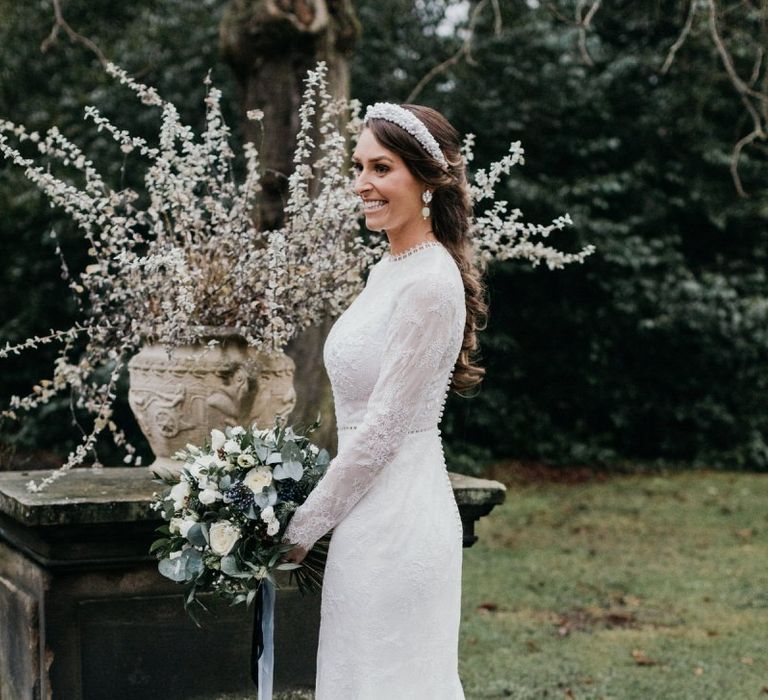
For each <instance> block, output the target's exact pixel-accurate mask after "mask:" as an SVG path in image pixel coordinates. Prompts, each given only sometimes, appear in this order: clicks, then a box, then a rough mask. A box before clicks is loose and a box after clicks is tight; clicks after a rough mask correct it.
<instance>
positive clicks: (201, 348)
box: [128, 335, 296, 472]
mask: <svg viewBox="0 0 768 700" xmlns="http://www.w3.org/2000/svg"><path fill="white" fill-rule="evenodd" d="M217 339H218V338H217ZM294 369H295V366H294V363H293V360H292V359H291V358H290V357H288V356H287V355H285V354H283V353H279V354H275V355H268V354H265V353H260V352H258V351H256V350H255V349H254V348H251V347H249V346H248V345H247V344H246V342H245V340H244V339H243V338H241V337H239V336H231V335H230V336H225V337H224V338H222V339H220V344H218V345H215V346H212V347H208V346H205V345H185V346H182V347H179V348H174V349H173V350H170V351H168V350H166V349H165V348H164V347H163V346H162V345H147V346H145V347H144V348H143V349H142V350H141V351H140V352H139V353H138V354H137V355H135V356H134V357H133V358H132V359H131V360H130V362H129V363H128V370H129V373H130V389H129V392H128V402H129V404H130V406H131V409H132V410H133V413H134V415H135V416H136V419H137V420H138V422H139V426H140V427H141V430H142V432H143V433H144V435H145V436H146V438H147V440H148V441H149V444H150V446H151V447H152V451H153V452H154V453H155V456H156V460H155V462H154V463H153V464H152V465H151V466H152V467H153V468H157V467H162V468H167V469H171V470H173V471H175V472H178V471H179V469H180V468H181V463H180V462H177V461H174V460H172V459H171V455H173V454H174V453H175V452H176V451H177V450H180V449H182V448H183V447H184V446H185V445H186V444H187V443H193V444H196V445H202V444H203V443H204V442H205V440H206V439H208V438H209V436H210V432H211V430H212V429H213V428H219V429H223V428H224V427H225V426H233V425H243V426H249V425H251V424H252V423H254V422H255V423H257V424H258V425H260V426H264V427H271V426H272V425H274V421H275V416H280V417H282V418H287V417H288V414H289V413H290V412H291V411H292V410H293V408H294V405H295V403H296V393H295V391H294V387H293V375H294Z"/></svg>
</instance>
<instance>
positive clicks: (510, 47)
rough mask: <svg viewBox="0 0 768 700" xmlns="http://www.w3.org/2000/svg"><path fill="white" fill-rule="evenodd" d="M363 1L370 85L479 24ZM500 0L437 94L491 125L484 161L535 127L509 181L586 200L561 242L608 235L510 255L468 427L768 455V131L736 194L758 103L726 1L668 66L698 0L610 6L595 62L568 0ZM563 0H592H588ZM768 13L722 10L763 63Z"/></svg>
mask: <svg viewBox="0 0 768 700" xmlns="http://www.w3.org/2000/svg"><path fill="white" fill-rule="evenodd" d="M360 5H361V9H360V13H361V16H362V20H363V26H364V28H365V31H366V34H365V36H364V39H363V45H362V49H361V51H360V53H359V54H358V59H357V60H356V62H355V64H354V68H355V71H354V72H353V93H354V94H355V96H357V97H360V98H361V99H362V100H363V102H371V101H374V100H384V99H390V100H396V101H397V100H405V99H406V97H407V95H408V93H409V91H410V89H411V88H412V87H413V86H414V85H415V84H416V82H417V80H418V78H419V77H421V76H422V75H424V74H425V73H426V72H427V71H428V70H429V69H431V68H432V67H433V66H434V65H437V64H438V63H439V62H441V61H442V60H444V59H445V58H446V57H447V56H448V55H450V54H451V52H452V51H453V50H455V49H456V47H457V46H458V40H457V39H456V38H454V37H447V38H444V37H440V36H438V35H435V34H431V35H430V34H427V33H426V32H425V31H424V25H425V24H426V23H433V24H434V22H435V17H436V16H437V15H439V14H440V12H441V8H442V11H443V12H444V11H445V9H446V7H447V5H448V3H445V2H438V1H434V2H431V3H425V5H426V6H427V7H429V8H431V12H432V13H433V15H432V16H430V17H425V16H424V14H423V13H422V12H419V11H418V9H417V8H418V6H413V5H411V4H410V3H405V2H395V3H391V4H388V10H387V12H389V13H391V16H390V17H389V18H387V19H388V21H384V20H385V17H384V16H383V15H382V16H380V15H379V14H378V12H379V10H378V9H377V3H374V2H372V1H370V2H369V1H368V0H365V1H363V2H360ZM500 5H501V7H502V12H503V18H502V19H503V29H502V32H501V33H500V35H498V36H496V35H495V33H494V31H493V24H492V15H491V13H490V11H489V10H488V11H486V12H485V13H484V14H483V15H481V19H480V22H479V25H478V29H477V34H476V37H475V41H474V48H473V51H472V55H473V57H474V60H475V62H476V63H475V65H470V64H469V63H467V62H466V61H462V62H460V63H459V64H458V65H457V66H456V67H454V68H451V69H450V70H449V71H447V72H445V73H442V74H440V75H439V76H438V77H437V78H436V79H435V80H434V81H433V82H432V83H430V85H429V86H428V87H427V89H426V90H425V91H424V92H423V93H422V94H421V95H420V96H419V97H418V98H417V100H416V101H418V102H423V103H426V104H430V105H432V106H434V107H436V108H437V109H439V110H441V111H443V112H444V113H445V114H446V115H447V116H448V117H449V119H450V120H451V121H452V122H453V123H454V124H455V126H456V127H457V128H458V129H459V130H460V131H461V132H463V133H466V132H473V133H475V134H477V147H476V151H475V152H476V161H475V165H477V166H479V167H482V166H483V165H485V164H487V163H488V162H489V161H491V160H492V159H494V158H496V157H498V156H499V155H500V154H501V153H502V152H503V150H504V149H505V148H506V145H507V144H508V143H509V142H510V141H513V140H517V139H520V140H521V141H522V143H523V146H524V147H525V149H526V165H525V166H523V167H522V168H520V169H519V170H518V171H517V173H516V176H515V177H514V178H512V180H511V181H510V183H509V187H508V190H509V192H508V197H509V199H510V201H511V202H513V203H514V204H515V205H519V206H520V208H521V209H522V210H523V211H524V212H525V213H526V215H527V216H528V217H529V218H530V219H533V220H540V221H545V222H546V221H549V220H550V219H551V218H553V217H554V216H557V215H558V214H560V213H562V212H563V211H568V212H569V213H570V214H571V216H572V217H573V219H574V221H575V226H574V227H572V228H571V229H570V230H569V231H568V232H567V233H566V234H564V235H560V236H559V237H558V238H557V240H558V241H559V244H560V245H562V246H563V248H565V249H568V250H571V249H574V250H575V249H576V248H579V247H581V246H582V245H584V244H586V243H593V244H595V245H596V246H597V252H596V254H595V255H593V256H592V257H591V258H590V259H588V260H587V262H585V264H584V265H583V266H572V267H571V268H569V269H567V270H564V271H558V272H549V271H546V270H531V269H530V268H529V267H528V266H527V265H526V264H524V263H517V262H514V263H505V264H503V265H499V266H497V267H496V269H494V270H493V271H492V274H491V276H490V279H489V297H490V305H491V316H490V324H489V327H488V330H487V331H486V332H485V333H484V334H483V335H482V350H483V357H484V363H485V365H486V367H487V370H488V375H487V376H488V381H487V382H486V383H485V385H484V386H483V388H482V390H481V391H480V393H479V395H478V396H477V397H476V398H474V399H472V400H471V401H470V402H468V403H469V405H467V402H466V401H465V400H464V399H460V398H458V397H452V398H451V400H450V401H449V404H448V411H447V415H446V418H447V420H446V430H445V433H446V436H447V438H448V440H449V442H452V443H453V444H452V445H451V447H452V448H453V451H454V452H462V451H464V448H463V447H462V445H463V443H465V442H466V443H469V444H472V445H485V446H487V447H488V449H490V451H491V452H492V454H494V455H496V456H499V457H504V456H511V455H514V456H516V457H521V458H533V459H544V460H548V461H551V462H554V463H561V464H568V463H573V462H582V463H583V462H602V463H616V462H618V461H620V460H622V459H625V458H629V459H641V460H654V459H663V460H676V461H677V460H682V461H687V462H699V463H706V464H710V465H713V466H729V467H741V468H759V469H767V468H768V293H767V292H766V290H767V287H766V281H767V280H766V262H768V259H767V258H768V229H767V227H766V219H767V218H768V188H766V184H768V183H767V182H766V172H768V168H766V158H765V151H764V150H762V151H761V150H758V149H746V150H745V151H744V155H743V157H742V159H741V163H740V174H741V177H742V180H743V183H744V187H745V189H746V190H747V192H749V193H750V197H749V198H740V197H739V196H738V195H737V193H736V191H735V189H734V186H733V183H732V181H731V177H730V173H729V170H728V166H729V162H730V157H731V151H732V148H733V145H734V144H735V142H736V141H737V140H738V139H739V138H740V137H742V136H744V135H745V134H746V133H747V132H748V131H749V130H750V128H751V123H750V122H749V120H748V119H747V115H746V113H745V110H744V107H743V105H742V103H741V101H740V99H739V97H738V95H737V93H736V92H735V91H734V88H733V86H732V85H731V83H730V82H729V80H728V79H727V76H726V74H725V71H724V69H723V68H722V65H721V64H720V59H719V57H718V55H717V51H716V49H715V47H714V45H713V43H712V41H711V39H710V37H709V34H708V29H707V26H706V16H705V14H704V13H703V12H702V13H700V17H699V19H697V20H696V22H695V24H694V30H693V31H692V32H691V35H690V36H689V38H688V41H687V42H686V43H685V44H684V46H683V48H682V49H681V50H680V51H679V53H678V55H677V59H676V61H675V62H674V63H673V65H672V68H671V70H670V71H669V73H668V74H666V75H662V74H661V73H660V66H661V65H662V63H663V62H664V58H665V57H666V55H667V52H668V50H669V48H670V46H671V45H672V43H673V42H674V40H675V38H676V37H677V35H678V33H679V31H680V29H681V28H682V26H683V23H684V20H685V16H686V15H685V13H686V11H687V8H688V5H689V3H687V2H685V3H683V2H676V3H669V4H668V5H664V6H662V5H658V4H657V5H656V6H654V7H653V8H649V6H648V5H647V4H646V3H630V2H623V3H620V4H619V6H618V7H615V6H614V5H612V6H610V7H608V6H605V7H603V8H602V9H601V10H600V12H599V13H598V14H597V15H596V16H595V18H594V21H593V25H594V27H593V29H592V30H591V31H590V33H589V36H588V42H587V47H588V50H589V52H590V55H591V57H592V59H593V60H594V63H595V65H594V66H587V65H585V63H584V62H583V61H582V59H581V57H580V53H579V51H578V48H577V35H576V29H575V28H574V27H573V26H572V25H571V24H568V23H566V22H564V21H562V19H560V18H559V17H558V16H557V14H556V13H554V12H552V11H551V9H550V8H552V7H554V5H553V4H550V3H547V4H546V5H547V7H544V5H545V4H544V3H542V7H539V8H538V9H531V8H530V7H528V5H527V4H526V3H524V2H509V3H500ZM556 5H557V8H558V9H559V12H560V14H561V15H562V16H564V17H573V16H574V11H575V10H574V8H575V3H573V2H560V3H556ZM719 5H720V6H722V7H726V6H733V9H736V8H737V6H738V7H739V8H742V7H743V5H740V4H739V3H736V2H730V3H719ZM395 6H397V7H395ZM409 6H410V7H409ZM415 8H416V9H415ZM374 15H375V16H377V17H379V18H380V21H378V22H374V21H373V17H374ZM398 16H399V18H400V19H399V20H398V19H397V17H398ZM758 20H759V18H758V17H757V11H754V13H753V14H752V15H750V14H748V13H745V12H741V11H740V12H738V13H736V12H728V13H726V14H725V18H724V20H723V23H722V27H723V34H724V39H725V41H726V42H727V45H728V47H729V49H730V50H731V51H732V52H733V53H734V57H735V62H736V68H737V70H739V71H740V73H741V75H743V76H744V77H745V78H746V77H748V76H749V74H750V72H751V70H752V63H753V60H754V57H755V51H756V43H755V41H754V37H755V36H758V32H759V31H762V30H761V29H760V27H761V25H760V24H759V21H758ZM419 31H421V32H422V34H423V36H422V37H421V38H420V39H419V40H416V38H415V35H416V34H418V33H419ZM762 36H763V38H765V34H764V33H763V34H762ZM386 47H390V48H389V49H387V48H386ZM764 71H765V68H763V72H764ZM403 76H405V77H403Z"/></svg>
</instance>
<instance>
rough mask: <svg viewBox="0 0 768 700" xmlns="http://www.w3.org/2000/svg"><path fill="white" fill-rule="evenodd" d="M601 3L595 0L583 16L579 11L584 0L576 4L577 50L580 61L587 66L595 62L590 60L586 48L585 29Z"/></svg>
mask: <svg viewBox="0 0 768 700" xmlns="http://www.w3.org/2000/svg"><path fill="white" fill-rule="evenodd" d="M601 3H602V0H595V2H593V3H592V5H591V6H590V8H589V10H587V14H586V15H585V16H584V17H582V16H581V11H582V10H583V9H584V6H585V5H586V2H585V0H579V4H578V5H577V6H576V27H577V28H578V31H579V52H580V53H581V59H582V61H584V63H586V64H587V65H588V66H594V65H595V62H594V61H593V60H592V56H590V55H589V51H588V50H587V31H588V30H589V26H590V24H591V23H592V18H593V17H594V16H595V14H596V13H597V11H598V10H599V9H600V5H601Z"/></svg>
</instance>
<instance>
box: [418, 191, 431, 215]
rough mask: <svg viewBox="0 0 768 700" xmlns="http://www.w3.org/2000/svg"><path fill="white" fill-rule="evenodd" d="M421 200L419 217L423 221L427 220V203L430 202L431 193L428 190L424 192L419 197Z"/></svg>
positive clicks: (428, 213) (428, 212)
mask: <svg viewBox="0 0 768 700" xmlns="http://www.w3.org/2000/svg"><path fill="white" fill-rule="evenodd" d="M421 199H422V201H423V202H424V207H423V208H422V210H421V216H422V218H423V219H424V220H426V219H428V218H429V215H430V213H431V212H430V211H429V203H430V202H431V201H432V192H431V191H430V190H424V192H423V193H422V195H421Z"/></svg>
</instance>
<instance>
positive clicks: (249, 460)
mask: <svg viewBox="0 0 768 700" xmlns="http://www.w3.org/2000/svg"><path fill="white" fill-rule="evenodd" d="M237 464H238V466H240V467H252V466H253V465H254V464H256V460H255V459H254V458H253V455H249V454H246V453H245V452H244V453H243V454H241V455H238V457H237Z"/></svg>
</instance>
